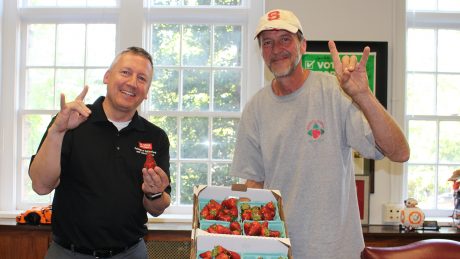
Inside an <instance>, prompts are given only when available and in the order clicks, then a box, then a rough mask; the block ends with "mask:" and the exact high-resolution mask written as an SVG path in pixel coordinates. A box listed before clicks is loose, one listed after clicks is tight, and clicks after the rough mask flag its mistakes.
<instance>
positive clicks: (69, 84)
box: [54, 69, 84, 110]
mask: <svg viewBox="0 0 460 259" xmlns="http://www.w3.org/2000/svg"><path fill="white" fill-rule="evenodd" d="M83 71H84V70H83V69H56V94H55V97H54V98H55V101H54V108H55V109H56V110H59V109H60V103H61V93H63V94H65V99H66V101H69V100H74V99H75V98H76V97H77V96H78V95H79V94H80V93H81V91H82V90H83V86H84V72H83Z"/></svg>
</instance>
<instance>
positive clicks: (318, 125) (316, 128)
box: [307, 120, 324, 140]
mask: <svg viewBox="0 0 460 259" xmlns="http://www.w3.org/2000/svg"><path fill="white" fill-rule="evenodd" d="M307 133H308V135H309V136H311V137H312V139H313V140H318V139H320V138H321V136H322V135H324V123H323V122H322V121H320V120H312V121H310V122H309V123H308V125H307Z"/></svg>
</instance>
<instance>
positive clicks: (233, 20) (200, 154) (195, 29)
mask: <svg viewBox="0 0 460 259" xmlns="http://www.w3.org/2000/svg"><path fill="white" fill-rule="evenodd" d="M13 2H16V4H15V3H13ZM10 3H11V5H8V6H7V7H6V8H5V14H6V15H5V16H6V17H5V20H6V22H5V27H7V28H18V29H17V30H14V29H13V30H8V32H9V33H10V34H7V33H3V34H2V37H4V38H7V37H8V38H11V39H15V40H12V41H10V42H8V44H7V45H6V46H4V49H12V50H15V51H12V52H11V54H10V52H9V53H6V52H5V51H3V53H2V54H3V56H4V57H3V58H4V59H5V60H8V62H10V63H11V64H12V66H9V67H3V68H2V72H3V74H4V75H5V79H4V81H3V82H6V83H7V84H8V85H14V86H15V87H11V88H6V87H5V85H6V84H3V85H2V88H4V91H3V92H4V93H5V94H6V95H7V96H9V98H11V100H12V101H11V102H4V103H3V104H2V107H3V108H5V109H2V113H1V116H2V119H5V118H6V119H7V120H8V119H10V120H8V121H11V122H12V123H11V124H8V125H6V124H2V126H1V131H2V132H3V135H5V136H7V138H4V140H2V141H3V143H2V145H3V146H11V153H12V154H11V155H10V152H9V151H8V152H4V153H2V157H1V159H2V160H1V161H2V168H1V171H0V177H2V179H6V180H7V184H8V186H13V188H12V189H11V188H9V189H8V188H3V186H7V184H5V183H1V187H2V188H0V193H1V194H0V196H2V198H3V199H2V201H0V210H13V209H25V208H28V207H30V206H32V205H34V204H38V203H50V202H51V200H52V194H50V195H47V196H38V195H37V194H35V193H34V192H33V191H32V189H31V182H30V179H29V177H28V166H29V162H30V157H31V155H32V154H34V153H35V152H36V149H37V147H38V144H39V142H40V140H41V137H42V135H43V133H44V131H45V129H46V126H47V125H48V123H49V121H50V119H51V118H52V116H54V115H55V114H56V113H57V112H58V111H59V100H60V93H61V92H62V93H65V94H66V100H71V99H74V98H75V96H76V95H77V94H78V93H79V92H80V91H81V89H82V87H83V85H89V86H90V91H89V93H88V94H87V96H86V98H85V102H87V103H92V102H93V101H94V100H95V99H96V98H97V97H98V96H100V95H105V85H104V84H103V83H102V78H103V74H104V72H105V71H106V69H107V67H108V65H109V64H110V62H111V61H112V59H113V57H114V56H115V54H116V53H118V52H119V51H120V50H121V49H123V48H126V47H128V46H132V45H138V46H143V47H144V48H146V49H147V50H149V51H150V53H152V56H153V58H154V67H155V68H154V70H155V74H154V80H153V82H152V86H151V88H150V93H149V98H148V100H147V101H145V102H144V103H143V104H142V106H141V107H140V114H141V115H142V116H144V117H145V118H147V119H148V120H150V121H152V122H153V123H155V124H157V125H158V126H160V127H162V128H163V129H165V131H166V132H167V133H168V136H169V138H170V141H171V150H170V152H171V167H170V171H171V185H172V188H173V191H172V198H173V199H172V206H171V207H170V208H169V209H168V211H167V212H168V213H190V212H191V205H192V203H193V200H192V197H193V186H194V185H197V184H208V185H229V184H230V183H233V182H235V181H237V179H232V178H231V177H230V176H229V175H228V170H229V165H230V163H231V159H232V154H233V148H234V142H235V134H236V129H237V126H238V121H239V117H240V114H241V111H242V108H243V107H244V104H245V102H246V100H247V99H248V98H249V97H250V95H251V94H252V93H254V92H255V91H257V90H258V89H259V88H260V87H261V86H262V83H263V80H262V79H263V78H262V76H263V75H262V71H263V69H262V68H263V67H262V61H261V58H260V55H259V52H258V50H257V49H258V46H257V43H256V42H254V41H253V35H252V34H253V31H254V30H255V27H256V22H257V21H258V17H259V16H260V15H262V12H263V3H260V2H259V1H255V2H252V3H251V2H250V1H248V0H207V1H206V0H199V1H194V0H176V1H174V0H148V1H147V0H146V1H142V0H134V1H133V0H118V1H117V0H97V1H95V0H71V1H69V0H17V1H11V2H10ZM16 6H19V7H16ZM139 14H142V15H139ZM15 15H17V16H18V17H19V19H18V20H16V18H15ZM134 17H135V18H134ZM222 17H227V18H224V19H223V18H222ZM251 17H257V19H255V18H251ZM5 31H7V30H5ZM139 35H140V36H139ZM138 36H139V37H138ZM248 67H253V69H251V73H248V72H247V70H248V69H247V68H248ZM249 86H251V87H249ZM3 100H4V99H3ZM15 107H16V108H15ZM9 136H11V137H9ZM9 158H11V159H9ZM9 160H11V161H9ZM4 162H5V163H4ZM11 172H19V173H17V174H16V173H13V174H12V173H11ZM4 200H7V202H4Z"/></svg>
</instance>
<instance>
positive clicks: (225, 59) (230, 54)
mask: <svg viewBox="0 0 460 259" xmlns="http://www.w3.org/2000/svg"><path fill="white" fill-rule="evenodd" d="M214 42H215V43H214V44H215V47H214V51H215V53H214V65H215V66H225V67H235V66H240V65H241V26H230V25H229V26H216V27H215V33H214Z"/></svg>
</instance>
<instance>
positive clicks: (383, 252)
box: [361, 239, 460, 259]
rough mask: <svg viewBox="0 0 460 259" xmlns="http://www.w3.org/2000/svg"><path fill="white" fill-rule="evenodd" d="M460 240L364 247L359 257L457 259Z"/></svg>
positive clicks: (365, 258) (459, 256)
mask: <svg viewBox="0 0 460 259" xmlns="http://www.w3.org/2000/svg"><path fill="white" fill-rule="evenodd" d="M458 258H460V242H458V241H454V240H449V239H426V240H421V241H417V242H414V243H411V244H408V245H404V246H395V247H365V248H364V250H363V251H362V252H361V259H458Z"/></svg>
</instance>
